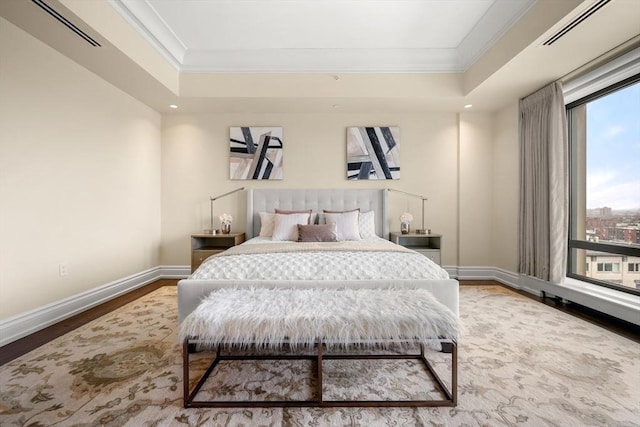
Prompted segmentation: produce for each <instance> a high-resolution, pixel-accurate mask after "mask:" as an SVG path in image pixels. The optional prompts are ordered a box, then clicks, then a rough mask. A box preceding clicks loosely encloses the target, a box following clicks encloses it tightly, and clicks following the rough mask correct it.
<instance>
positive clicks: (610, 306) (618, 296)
mask: <svg viewBox="0 0 640 427" xmlns="http://www.w3.org/2000/svg"><path fill="white" fill-rule="evenodd" d="M444 268H445V270H447V272H448V273H449V275H450V276H451V277H453V278H457V279H458V280H495V281H498V282H500V283H503V284H505V285H507V286H509V287H512V288H514V289H518V290H522V291H525V292H529V293H531V294H533V295H538V296H540V295H542V292H544V293H546V294H550V295H554V296H558V297H561V298H564V299H566V300H568V301H572V302H575V303H578V304H580V305H584V306H585V307H589V308H592V309H594V310H598V311H601V312H603V313H606V314H609V315H611V316H614V317H617V318H619V319H622V320H625V321H627V322H630V323H633V324H636V325H640V298H638V297H636V296H634V295H630V294H625V293H623V292H618V291H614V290H611V289H607V288H602V287H594V286H593V285H589V284H585V283H582V282H579V281H575V280H574V281H571V280H569V281H567V283H565V284H564V285H555V284H553V283H550V282H546V281H544V280H540V279H536V278H534V277H529V276H522V275H519V274H517V273H513V272H511V271H508V270H503V269H501V268H497V267H458V266H445V267H444ZM190 273H191V269H190V267H189V266H183V265H176V266H159V267H155V268H151V269H149V270H146V271H143V272H141V273H137V274H134V275H131V276H128V277H125V278H123V279H120V280H116V281H114V282H111V283H108V284H106V285H103V286H100V287H98V288H95V289H92V290H89V291H86V292H83V293H81V294H78V295H74V296H72V297H69V298H66V299H64V300H61V301H57V302H54V303H51V304H48V305H45V306H43V307H40V308H37V309H35V310H32V311H29V312H27V313H24V314H20V315H18V316H14V317H11V318H8V319H4V320H0V347H1V346H3V345H6V344H8V343H10V342H13V341H15V340H17V339H20V338H22V337H25V336H27V335H29V334H32V333H34V332H37V331H39V330H41V329H44V328H46V327H48V326H51V325H53V324H55V323H57V322H60V321H62V320H64V319H67V318H69V317H71V316H74V315H76V314H78V313H81V312H83V311H85V310H88V309H90V308H92V307H95V306H97V305H99V304H102V303H104V302H106V301H109V300H111V299H113V298H116V297H118V296H120V295H123V294H125V293H127V292H130V291H132V290H134V289H137V288H139V287H142V286H144V285H147V284H149V283H152V282H154V281H156V280H158V279H183V278H185V277H187V276H189V274H190Z"/></svg>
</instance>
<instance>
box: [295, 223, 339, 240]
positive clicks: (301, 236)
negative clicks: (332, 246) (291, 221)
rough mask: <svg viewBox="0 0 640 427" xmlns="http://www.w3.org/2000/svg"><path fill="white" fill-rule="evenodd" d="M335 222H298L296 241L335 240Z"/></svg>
mask: <svg viewBox="0 0 640 427" xmlns="http://www.w3.org/2000/svg"><path fill="white" fill-rule="evenodd" d="M335 241H337V236H336V225H335V224H311V225H302V224H298V242H335Z"/></svg>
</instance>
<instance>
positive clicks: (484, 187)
mask: <svg viewBox="0 0 640 427" xmlns="http://www.w3.org/2000/svg"><path fill="white" fill-rule="evenodd" d="M492 146H493V121H492V117H491V116H490V115H487V114H473V113H465V114H460V187H459V199H460V210H459V213H458V217H459V222H460V239H459V263H458V265H460V266H491V265H493V264H492V254H491V251H490V250H489V248H490V247H491V241H492V237H493V235H492V232H491V207H492V194H493V186H492V176H493V159H492V151H493V150H492Z"/></svg>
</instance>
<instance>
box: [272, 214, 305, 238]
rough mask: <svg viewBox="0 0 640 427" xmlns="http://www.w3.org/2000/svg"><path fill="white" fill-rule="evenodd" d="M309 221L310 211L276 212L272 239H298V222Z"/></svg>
mask: <svg viewBox="0 0 640 427" xmlns="http://www.w3.org/2000/svg"><path fill="white" fill-rule="evenodd" d="M308 223H309V214H308V213H303V214H302V213H296V214H287V215H283V214H275V220H274V226H273V235H272V236H271V239H272V240H291V241H292V242H295V241H297V240H298V224H302V225H306V224H308Z"/></svg>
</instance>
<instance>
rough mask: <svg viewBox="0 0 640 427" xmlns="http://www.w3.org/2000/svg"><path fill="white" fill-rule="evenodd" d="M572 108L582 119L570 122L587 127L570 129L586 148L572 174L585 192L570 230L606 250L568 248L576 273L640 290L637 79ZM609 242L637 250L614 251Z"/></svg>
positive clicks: (639, 97) (639, 90)
mask: <svg viewBox="0 0 640 427" xmlns="http://www.w3.org/2000/svg"><path fill="white" fill-rule="evenodd" d="M581 109H582V110H581ZM575 110H576V112H574V113H573V114H576V115H577V116H578V117H580V118H579V119H576V120H574V123H578V124H579V125H580V124H582V123H584V124H585V125H586V126H585V127H586V129H580V126H578V130H577V131H576V129H575V126H574V128H573V131H574V132H575V133H578V134H581V133H582V135H585V136H584V137H582V138H583V139H584V141H581V142H580V141H579V142H578V150H579V149H580V148H581V147H582V148H584V149H585V152H586V158H584V163H585V166H584V167H583V168H580V166H578V167H577V170H578V171H581V172H582V173H580V172H579V173H578V174H577V176H576V175H574V179H577V180H578V181H580V179H581V178H583V179H584V181H583V182H584V184H581V183H580V182H578V184H577V185H575V184H574V186H573V188H574V190H573V191H578V192H583V196H582V197H580V196H578V197H577V200H581V203H575V202H574V204H573V206H574V208H573V209H574V210H576V209H577V210H580V209H581V208H582V209H585V212H584V213H581V212H572V215H573V218H574V222H578V224H575V225H574V230H572V234H573V238H574V239H577V240H584V241H587V242H593V243H603V244H606V247H605V246H604V245H603V248H606V249H608V250H607V251H603V250H598V248H597V247H593V246H592V247H591V248H589V249H572V250H573V251H577V253H576V254H574V255H575V256H574V260H578V261H577V263H576V264H577V265H574V266H573V269H574V273H577V274H580V275H584V276H585V277H589V278H593V279H595V280H600V281H604V282H607V283H609V284H612V285H614V286H615V287H625V288H632V289H640V268H639V267H640V82H636V83H635V84H633V85H631V86H627V87H624V88H622V89H620V90H617V91H615V92H613V93H610V94H608V95H605V96H603V97H600V98H597V99H594V100H592V101H590V102H587V103H586V104H584V105H583V106H579V107H577V108H576V109H575ZM570 114H572V112H571V111H570ZM574 119H575V117H574ZM585 130H586V132H584V131H585ZM572 138H574V140H575V139H578V140H579V139H581V137H580V136H575V135H574V136H573V137H572ZM578 158H580V156H578ZM581 190H582V191H581ZM574 200H576V199H575V198H574ZM583 219H584V220H583ZM582 222H583V223H582ZM609 245H617V246H620V247H626V248H636V249H637V251H634V250H632V251H631V252H629V251H628V250H621V251H620V252H621V253H620V252H619V253H615V249H614V252H611V246H609ZM634 255H635V256H634ZM578 263H579V264H582V265H579V264H578ZM570 269H571V266H570Z"/></svg>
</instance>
